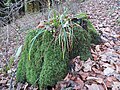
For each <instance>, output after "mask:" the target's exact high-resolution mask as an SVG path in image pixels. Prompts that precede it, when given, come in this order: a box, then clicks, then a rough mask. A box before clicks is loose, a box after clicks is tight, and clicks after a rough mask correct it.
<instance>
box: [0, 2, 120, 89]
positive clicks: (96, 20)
mask: <svg viewBox="0 0 120 90" xmlns="http://www.w3.org/2000/svg"><path fill="white" fill-rule="evenodd" d="M71 1H72V0H71ZM119 2H120V1H119V0H88V1H85V2H83V3H82V4H80V5H79V6H80V7H79V6H78V8H80V10H82V11H85V12H87V13H88V14H89V16H90V17H91V18H92V19H91V21H92V22H93V24H94V25H95V27H96V29H97V30H98V32H101V38H102V40H103V41H104V43H102V44H100V45H96V46H95V45H93V48H91V53H92V56H93V60H91V59H88V60H87V61H85V62H84V61H82V60H80V56H77V57H76V58H74V59H72V61H71V64H70V65H71V71H70V72H69V73H68V74H67V76H66V77H65V78H64V80H63V81H59V82H58V83H57V84H56V86H55V88H53V89H52V90H120V27H119V25H118V23H117V22H116V20H117V19H118V17H119V16H120V13H119V12H120V10H119V4H118V3H119ZM72 3H75V0H73V2H72ZM81 7H82V8H81ZM78 12H79V10H78ZM42 27H44V25H43V24H42V23H40V24H39V25H38V27H37V28H42ZM11 36H12V35H11ZM11 45H12V46H11V49H9V50H8V52H9V54H10V55H12V54H13V51H12V49H13V47H14V46H15V45H16V43H15V42H14V41H13V42H12V44H11ZM0 48H1V47H0ZM1 50H3V51H4V48H2V49H1ZM0 53H1V52H0ZM18 54H19V53H18ZM0 55H1V54H0ZM17 57H18V55H17ZM0 62H1V64H0V70H3V68H2V67H3V65H4V58H3V60H1V61H0ZM14 64H16V62H14ZM4 66H5V65H4ZM15 68H16V67H14V66H12V68H11V69H9V70H8V71H7V74H5V73H0V90H9V86H10V78H11V75H10V74H8V72H9V71H10V70H15ZM13 81H14V82H13V83H14V86H15V87H16V90H21V89H22V90H38V87H37V86H35V87H33V86H30V85H28V83H25V84H22V83H16V82H15V77H14V78H13Z"/></svg>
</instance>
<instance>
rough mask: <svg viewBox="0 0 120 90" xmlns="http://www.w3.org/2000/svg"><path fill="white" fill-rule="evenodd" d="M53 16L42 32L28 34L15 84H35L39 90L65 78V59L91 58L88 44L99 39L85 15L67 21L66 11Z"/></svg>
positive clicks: (32, 31)
mask: <svg viewBox="0 0 120 90" xmlns="http://www.w3.org/2000/svg"><path fill="white" fill-rule="evenodd" d="M53 12H54V14H53V17H51V18H52V19H50V18H49V20H48V22H45V23H44V28H42V29H38V30H30V31H29V32H28V34H27V37H26V40H25V44H24V47H23V52H22V54H21V58H20V61H19V63H18V70H17V76H16V77H17V81H20V82H23V81H27V82H29V83H30V84H33V85H35V84H39V86H40V89H41V90H43V89H45V88H46V87H47V86H53V85H55V84H56V83H57V81H59V80H62V79H63V78H64V77H65V75H66V74H67V71H68V59H70V58H71V59H72V58H74V57H76V56H80V58H81V60H87V59H88V58H91V57H92V56H91V53H90V46H91V43H95V44H97V43H98V42H99V41H98V37H99V35H98V34H97V32H96V30H95V28H94V27H93V25H92V23H91V22H90V21H89V20H88V17H87V16H86V14H84V13H83V14H79V15H76V16H75V18H71V17H68V16H67V12H66V11H65V12H64V13H63V14H61V15H60V14H59V13H58V12H56V11H55V10H54V11H53ZM51 13H52V12H51ZM49 16H50V14H49ZM78 17H79V18H78Z"/></svg>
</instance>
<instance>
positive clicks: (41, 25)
mask: <svg viewBox="0 0 120 90" xmlns="http://www.w3.org/2000/svg"><path fill="white" fill-rule="evenodd" d="M44 27H45V25H44V23H43V22H40V23H39V25H38V26H37V27H36V28H44Z"/></svg>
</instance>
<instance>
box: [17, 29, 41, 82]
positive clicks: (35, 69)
mask: <svg viewBox="0 0 120 90" xmlns="http://www.w3.org/2000/svg"><path fill="white" fill-rule="evenodd" d="M38 31H39V30H38ZM38 31H36V30H30V32H28V34H27V37H26V40H25V45H24V50H23V52H22V55H21V58H20V61H19V64H18V70H17V81H20V82H21V81H25V78H26V80H27V82H29V83H30V84H36V82H37V80H38V76H39V74H40V71H41V67H42V62H43V61H42V59H41V56H40V55H41V49H39V48H40V45H41V36H39V37H37V39H36V41H35V43H34V45H33V47H32V50H31V53H30V54H31V57H30V60H28V52H29V49H30V45H31V40H32V39H33V37H34V36H35V35H36V34H37V33H38ZM21 77H22V78H21Z"/></svg>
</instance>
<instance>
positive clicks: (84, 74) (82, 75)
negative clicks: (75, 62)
mask: <svg viewBox="0 0 120 90" xmlns="http://www.w3.org/2000/svg"><path fill="white" fill-rule="evenodd" d="M79 74H80V76H81V77H82V80H86V78H87V77H88V76H89V73H87V72H86V73H85V72H82V71H80V72H79Z"/></svg>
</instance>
